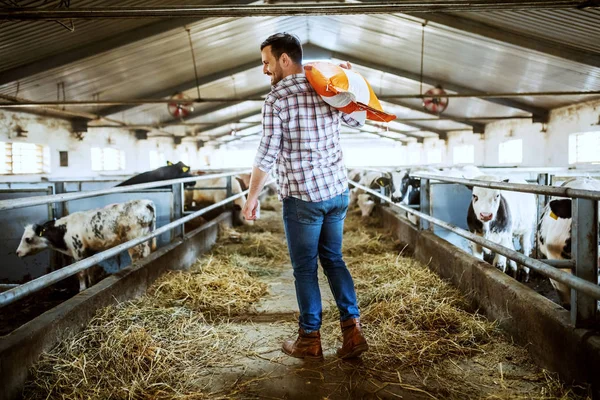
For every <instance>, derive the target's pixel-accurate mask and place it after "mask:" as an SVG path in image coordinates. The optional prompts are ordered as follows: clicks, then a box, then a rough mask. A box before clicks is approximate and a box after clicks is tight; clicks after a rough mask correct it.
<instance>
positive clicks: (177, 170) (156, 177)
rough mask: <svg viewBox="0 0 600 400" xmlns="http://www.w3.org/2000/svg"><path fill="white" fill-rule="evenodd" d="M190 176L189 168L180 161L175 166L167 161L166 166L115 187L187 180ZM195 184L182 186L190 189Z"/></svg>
mask: <svg viewBox="0 0 600 400" xmlns="http://www.w3.org/2000/svg"><path fill="white" fill-rule="evenodd" d="M191 176H192V174H191V172H190V167H189V166H187V165H185V164H184V163H182V162H181V161H179V162H178V163H177V164H173V163H172V162H170V161H167V165H166V166H164V167H160V168H156V169H153V170H152V171H147V172H143V173H141V174H138V175H135V176H132V177H131V178H129V179H127V180H126V181H123V182H121V183H119V184H118V185H117V186H129V185H138V184H141V183H148V182H157V181H166V180H169V179H179V178H189V177H191ZM195 184H196V183H195V182H187V183H185V184H184V186H185V187H191V186H194V185H195Z"/></svg>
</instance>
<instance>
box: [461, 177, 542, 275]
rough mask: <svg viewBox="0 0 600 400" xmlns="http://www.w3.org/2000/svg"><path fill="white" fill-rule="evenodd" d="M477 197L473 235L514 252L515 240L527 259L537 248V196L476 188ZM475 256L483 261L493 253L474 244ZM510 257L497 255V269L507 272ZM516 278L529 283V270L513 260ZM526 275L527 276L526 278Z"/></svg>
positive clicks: (470, 219) (471, 210) (472, 215)
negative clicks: (534, 236)
mask: <svg viewBox="0 0 600 400" xmlns="http://www.w3.org/2000/svg"><path fill="white" fill-rule="evenodd" d="M474 179H476V180H482V181H487V182H500V181H503V182H511V183H527V182H526V181H525V180H522V179H504V180H501V179H500V178H498V177H493V176H485V175H484V176H479V177H475V178H474ZM472 190H473V195H472V199H471V203H470V204H469V210H468V214H467V225H468V227H469V231H471V233H475V234H477V235H479V236H483V237H484V238H485V239H488V240H491V241H492V242H494V243H498V244H500V245H502V246H504V247H507V248H509V249H511V250H514V245H513V237H516V238H517V239H519V241H520V243H521V249H522V252H523V254H525V255H526V256H527V257H529V256H530V254H531V249H532V247H533V233H534V228H535V219H536V202H535V195H533V194H529V193H519V192H512V191H506V190H499V189H488V188H482V187H473V188H472ZM471 251H472V253H473V255H475V256H477V257H479V258H481V259H483V254H484V253H485V254H486V255H490V253H491V252H490V251H489V250H487V249H482V246H480V245H479V244H477V243H474V242H471ZM506 264H507V260H506V257H504V256H502V255H500V254H496V255H495V257H494V261H493V265H494V266H495V267H497V268H499V269H500V270H502V271H503V272H506ZM508 264H509V268H510V269H511V272H512V275H513V277H515V278H517V279H519V280H525V281H526V282H527V281H528V280H529V268H527V267H524V266H523V268H522V269H519V270H518V269H517V264H516V262H515V261H513V260H509V262H508ZM523 275H524V276H523Z"/></svg>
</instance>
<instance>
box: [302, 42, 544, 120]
mask: <svg viewBox="0 0 600 400" xmlns="http://www.w3.org/2000/svg"><path fill="white" fill-rule="evenodd" d="M304 48H308V51H310V50H311V48H314V49H315V51H316V52H318V53H319V54H323V53H324V52H327V54H329V57H331V58H337V59H340V60H346V61H349V62H350V63H352V64H356V65H360V66H363V67H366V68H370V69H374V70H376V71H382V72H386V73H388V74H392V75H396V76H399V77H403V78H406V79H410V80H413V81H415V82H420V81H421V75H420V74H418V73H416V72H411V71H407V70H403V69H400V68H395V67H389V66H387V65H381V64H377V63H375V62H372V61H368V60H365V59H362V58H359V57H355V56H351V55H349V54H344V53H339V52H336V51H333V50H329V49H325V48H322V47H320V46H316V45H313V44H306V45H305V46H304ZM423 83H425V84H427V85H430V86H436V85H442V87H443V88H444V89H446V90H450V91H452V92H457V93H461V92H463V93H474V94H475V93H481V94H485V92H483V91H481V90H476V89H473V88H471V87H467V86H463V85H461V84H457V83H453V82H444V81H441V80H439V79H437V78H435V77H432V76H426V75H423ZM482 100H483V101H487V102H490V103H494V104H500V105H503V106H506V107H510V108H515V109H518V110H523V111H526V112H529V113H531V114H533V119H534V122H547V120H548V110H546V109H544V108H541V107H536V106H532V105H529V104H526V103H522V102H519V101H516V100H511V99H504V98H488V99H482Z"/></svg>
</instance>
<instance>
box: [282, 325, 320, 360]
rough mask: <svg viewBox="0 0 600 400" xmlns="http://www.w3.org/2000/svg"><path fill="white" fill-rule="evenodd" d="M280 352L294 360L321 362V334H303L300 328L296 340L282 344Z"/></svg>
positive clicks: (316, 332)
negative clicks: (305, 359) (302, 359)
mask: <svg viewBox="0 0 600 400" xmlns="http://www.w3.org/2000/svg"><path fill="white" fill-rule="evenodd" d="M281 350H283V352H284V353H285V354H287V355H288V356H292V357H296V358H307V359H311V360H322V359H323V349H322V348H321V334H320V333H319V331H315V332H311V333H305V332H304V329H302V328H300V329H298V338H297V339H295V340H294V339H290V340H286V341H285V342H283V346H281Z"/></svg>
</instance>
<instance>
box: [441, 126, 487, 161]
mask: <svg viewBox="0 0 600 400" xmlns="http://www.w3.org/2000/svg"><path fill="white" fill-rule="evenodd" d="M464 144H466V145H473V146H474V148H475V165H483V164H485V156H486V154H485V150H484V141H483V138H482V135H480V134H474V133H472V132H471V131H454V132H448V141H447V145H446V165H452V164H454V160H453V156H454V147H456V146H460V145H464Z"/></svg>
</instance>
